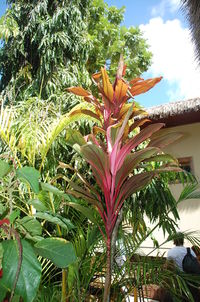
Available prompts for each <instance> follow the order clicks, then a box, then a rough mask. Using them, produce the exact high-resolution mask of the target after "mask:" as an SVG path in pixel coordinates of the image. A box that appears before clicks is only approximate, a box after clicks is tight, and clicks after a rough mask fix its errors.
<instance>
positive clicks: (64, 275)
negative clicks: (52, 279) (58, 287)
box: [61, 269, 67, 302]
mask: <svg viewBox="0 0 200 302" xmlns="http://www.w3.org/2000/svg"><path fill="white" fill-rule="evenodd" d="M66 280H67V272H66V270H65V269H63V270H62V298H61V302H66V297H67V292H66Z"/></svg>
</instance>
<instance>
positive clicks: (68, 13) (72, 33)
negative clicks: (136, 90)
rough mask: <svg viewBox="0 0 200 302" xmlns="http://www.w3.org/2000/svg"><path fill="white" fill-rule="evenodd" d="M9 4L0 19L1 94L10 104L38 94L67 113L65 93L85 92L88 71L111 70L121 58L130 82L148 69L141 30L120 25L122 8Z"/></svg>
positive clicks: (97, 2)
mask: <svg viewBox="0 0 200 302" xmlns="http://www.w3.org/2000/svg"><path fill="white" fill-rule="evenodd" d="M9 3H10V7H9V9H8V10H7V13H6V14H5V15H4V16H3V17H2V18H1V20H0V30H1V39H2V40H3V47H2V48H1V50H0V72H1V75H2V76H1V80H0V90H1V91H2V92H3V95H4V96H5V98H6V100H7V101H9V102H10V103H15V102H17V103H18V102H19V100H21V99H24V98H25V99H28V98H29V97H35V96H37V95H40V97H42V98H43V99H48V98H49V97H50V96H51V100H52V101H54V102H56V103H57V104H58V105H61V107H62V108H63V107H64V108H65V107H66V103H65V100H64V99H65V98H66V93H65V92H64V88H65V87H69V86H72V85H74V86H75V85H78V84H80V83H81V84H82V85H84V86H87V87H88V86H89V85H90V83H91V81H90V80H89V74H88V72H89V73H90V74H91V73H93V72H94V71H95V70H99V67H100V66H102V65H104V64H105V63H106V64H108V65H109V66H110V64H112V68H113V70H114V69H115V68H116V65H117V63H118V60H119V55H120V53H122V52H123V54H124V58H125V62H126V64H127V75H128V77H129V78H130V77H133V76H138V75H140V74H141V73H142V72H143V71H146V70H147V68H148V66H149V64H150V59H151V54H150V52H149V51H148V50H147V44H146V42H145V40H144V39H143V37H142V33H141V31H140V30H139V28H134V27H131V28H129V29H128V28H126V27H125V26H121V22H122V21H123V15H124V7H123V8H121V9H118V8H116V7H114V6H111V7H109V6H108V5H107V4H106V3H105V2H104V1H103V0H93V1H89V0H84V1H80V0H78V1H77V0H72V1H70V5H69V1H68V0H64V1H56V0H39V1H31V2H30V1H28V2H27V1H26V2H24V1H20V0H17V1H9ZM111 74H113V71H112V70H111ZM71 100H72V99H71ZM68 106H69V105H68Z"/></svg>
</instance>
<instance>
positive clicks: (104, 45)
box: [87, 0, 151, 80]
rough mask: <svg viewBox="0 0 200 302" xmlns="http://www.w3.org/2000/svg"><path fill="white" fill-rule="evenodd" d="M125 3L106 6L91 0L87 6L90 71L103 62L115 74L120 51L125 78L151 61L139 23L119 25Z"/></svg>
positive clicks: (138, 73)
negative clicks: (122, 5)
mask: <svg viewBox="0 0 200 302" xmlns="http://www.w3.org/2000/svg"><path fill="white" fill-rule="evenodd" d="M124 12H125V7H122V8H120V9H118V8H117V7H115V6H111V7H109V6H108V5H107V4H106V3H104V1H103V0H93V1H92V4H91V7H90V19H89V35H90V39H91V41H92V45H93V48H92V49H91V51H90V55H89V59H88V62H87V65H88V70H89V72H90V74H91V73H93V72H94V71H99V69H100V67H101V66H103V65H105V63H106V64H107V65H108V66H109V68H110V75H111V76H114V75H115V71H116V68H117V65H118V62H119V57H120V54H121V53H122V54H123V56H124V60H125V64H126V65H127V69H126V77H127V79H128V80H130V79H132V78H133V77H136V76H139V75H141V74H142V73H143V72H144V71H146V70H147V68H148V66H149V65H150V62H151V53H150V52H149V51H148V50H147V49H148V47H147V43H146V41H145V39H144V38H143V37H142V32H141V31H140V29H139V28H138V27H133V26H132V27H130V28H127V27H126V26H122V25H121V23H122V22H123V20H124Z"/></svg>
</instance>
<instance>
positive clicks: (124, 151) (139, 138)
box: [116, 123, 164, 171]
mask: <svg viewBox="0 0 200 302" xmlns="http://www.w3.org/2000/svg"><path fill="white" fill-rule="evenodd" d="M163 126H164V124H162V123H156V124H153V125H149V126H147V127H146V128H145V129H143V130H142V131H140V133H139V134H137V135H136V136H134V137H133V138H132V139H130V140H129V141H128V143H126V144H125V145H124V146H123V147H122V148H121V150H120V152H119V153H118V155H117V160H116V163H117V166H116V171H117V170H119V169H120V168H121V166H122V164H123V161H124V158H125V156H126V155H128V154H129V153H130V152H131V150H132V149H134V148H135V147H137V146H138V145H139V144H140V143H142V142H144V141H145V140H146V139H148V138H149V137H151V135H152V134H153V133H154V132H156V131H158V130H160V128H162V127H163Z"/></svg>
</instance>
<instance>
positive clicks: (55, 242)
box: [0, 0, 199, 302]
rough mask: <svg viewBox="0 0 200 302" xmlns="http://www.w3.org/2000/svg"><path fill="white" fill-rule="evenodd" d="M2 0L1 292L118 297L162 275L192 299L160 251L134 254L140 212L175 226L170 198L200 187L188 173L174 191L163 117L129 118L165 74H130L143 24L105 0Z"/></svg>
mask: <svg viewBox="0 0 200 302" xmlns="http://www.w3.org/2000/svg"><path fill="white" fill-rule="evenodd" d="M8 4H9V9H8V10H7V12H6V14H5V15H4V16H3V17H2V18H1V20H0V37H1V39H2V47H1V49H0V74H1V78H0V90H1V112H0V232H1V233H0V235H1V242H0V301H3V300H4V299H5V297H7V298H8V299H9V301H12V300H13V301H21V300H20V299H23V301H25V302H26V301H27V302H30V301H48V302H49V301H53V302H55V301H62V302H66V301H70V302H74V301H91V300H92V299H93V300H94V301H102V300H103V299H104V301H106V302H107V301H108V300H109V296H111V299H113V300H114V301H123V299H124V298H125V297H126V296H128V295H129V294H131V293H133V286H134V287H135V288H141V285H142V284H148V283H156V284H166V280H169V279H172V280H174V282H177V284H179V286H178V287H177V288H170V290H172V291H173V294H174V295H175V296H176V297H179V298H180V297H181V293H182V290H183V291H184V292H186V294H187V295H189V297H190V293H189V292H188V290H187V285H186V283H185V279H184V276H182V275H177V276H174V275H173V272H170V271H167V270H166V271H165V274H164V275H163V271H162V267H161V265H160V260H159V259H156V260H155V262H154V263H152V262H151V261H149V259H148V257H147V258H143V260H142V261H141V260H140V259H139V260H138V259H137V261H135V260H133V258H134V257H135V253H136V252H137V251H138V250H139V248H140V246H141V244H142V243H143V242H144V240H145V239H146V238H147V237H149V236H152V232H153V229H149V228H148V227H147V225H146V221H145V219H144V216H145V215H146V216H147V217H148V218H150V219H151V221H152V222H154V223H155V227H154V229H155V228H157V227H159V228H162V230H163V232H164V233H166V232H167V233H168V234H170V235H171V234H172V233H173V232H174V230H175V227H176V222H177V219H178V213H177V204H178V202H180V201H181V200H183V199H187V198H190V197H194V198H198V196H199V194H198V193H196V192H195V194H193V191H194V190H195V189H196V188H197V187H196V184H195V183H194V184H190V185H189V186H188V187H186V188H185V189H184V191H183V193H182V194H181V196H180V198H179V200H178V201H176V200H175V199H174V197H173V196H172V194H171V192H170V190H169V188H168V173H167V172H169V171H179V168H178V167H177V162H176V160H175V159H174V158H172V157H171V156H170V155H165V154H164V153H163V152H162V150H161V146H160V145H159V143H160V144H161V143H162V144H164V145H165V144H167V143H168V139H167V137H165V136H163V135H162V133H160V132H158V134H159V135H161V137H160V140H156V139H155V138H153V137H152V138H151V136H152V134H153V132H157V130H159V129H160V128H161V127H162V125H161V124H159V125H154V126H152V125H150V126H147V127H145V128H144V129H143V130H141V131H140V126H143V127H144V125H145V123H146V122H147V119H146V118H145V117H144V118H142V119H141V120H136V119H135V117H136V116H138V115H141V114H144V111H143V110H142V109H141V108H139V106H137V105H135V104H134V103H133V102H132V99H133V97H135V96H136V95H137V94H140V93H144V92H146V91H148V90H149V89H150V88H152V87H153V86H154V85H155V84H156V83H157V82H159V81H160V79H161V78H156V79H150V80H146V81H143V80H142V79H140V78H138V76H140V75H141V73H142V72H143V71H145V70H147V68H148V66H149V64H150V59H151V54H150V52H149V51H148V48H147V44H146V42H145V40H144V39H143V37H142V34H141V32H140V30H139V29H138V28H134V27H132V28H129V29H127V28H126V27H125V26H121V23H122V21H123V14H124V8H121V9H118V8H116V7H109V6H108V5H107V4H106V3H105V2H104V1H103V0H92V1H89V0H84V1H82V0H71V1H69V0H62V1H58V0H39V1H38V0H31V1H23V0H15V1H14V0H13V1H12V0H10V1H8ZM122 52H123V55H124V60H125V63H126V65H127V68H126V80H125V79H124V76H125V68H123V61H122V59H121V61H120V64H119V67H118V72H117V76H116V77H114V75H115V72H116V70H117V66H118V61H119V58H120V53H122ZM104 65H106V67H107V70H108V73H109V75H110V78H111V79H112V80H113V82H114V84H113V85H112V84H111V82H110V80H109V77H108V74H107V71H106V69H105V68H102V69H101V72H100V73H97V71H99V70H100V67H102V66H104ZM94 72H95V75H94V76H93V77H92V80H91V75H92V73H94ZM132 79H133V80H132ZM130 80H132V81H130ZM128 81H130V83H129V84H128ZM92 82H94V83H95V84H96V85H93V86H92V85H91V83H92ZM70 86H76V87H77V88H75V87H72V88H70V89H69V87H70ZM80 86H81V87H80ZM67 88H68V90H67ZM91 91H92V92H93V94H92V93H91ZM69 92H72V93H73V94H75V95H72V94H71V93H69ZM128 99H129V102H128V103H127V100H128ZM178 137H179V135H175V137H174V139H177V138H178ZM150 138H151V142H149V140H150ZM170 140H171V138H170ZM162 144H161V145H162ZM97 146H98V147H97ZM127 148H128V149H127ZM125 149H126V150H125ZM124 150H125V151H124ZM117 158H118V160H117ZM119 158H120V160H119ZM120 161H121V166H120V165H118V162H120ZM122 163H123V165H122ZM110 165H111V166H110ZM164 172H165V173H164ZM163 173H164V175H163ZM172 173H173V172H172ZM158 175H159V177H157V176H158ZM152 179H153V181H152ZM141 189H142V190H141ZM122 192H123V194H122ZM122 206H123V207H122ZM170 212H171V213H172V216H171V218H170V219H169V215H168V214H169V213H170ZM152 239H153V242H154V244H155V246H156V247H158V246H159V244H161V243H158V242H157V241H156V240H155V239H154V238H152ZM189 239H192V237H191V236H189ZM197 242H198V241H197ZM122 255H123V256H125V257H126V262H125V263H124V264H120V265H117V262H116V261H115V260H116V259H117V258H120V257H121V256H122ZM134 259H135V258H134ZM105 271H106V272H107V273H106V280H107V282H106V286H105V290H104V298H103V287H104V283H105V282H104V277H105ZM155 271H156V274H155ZM141 272H143V273H144V274H142V275H141ZM111 275H112V280H111ZM24 276H28V277H25V278H24ZM127 276H128V278H127ZM173 278H174V279H173ZM111 281H112V286H111V288H110V284H111ZM116 293H117V295H116ZM20 297H21V298H20Z"/></svg>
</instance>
